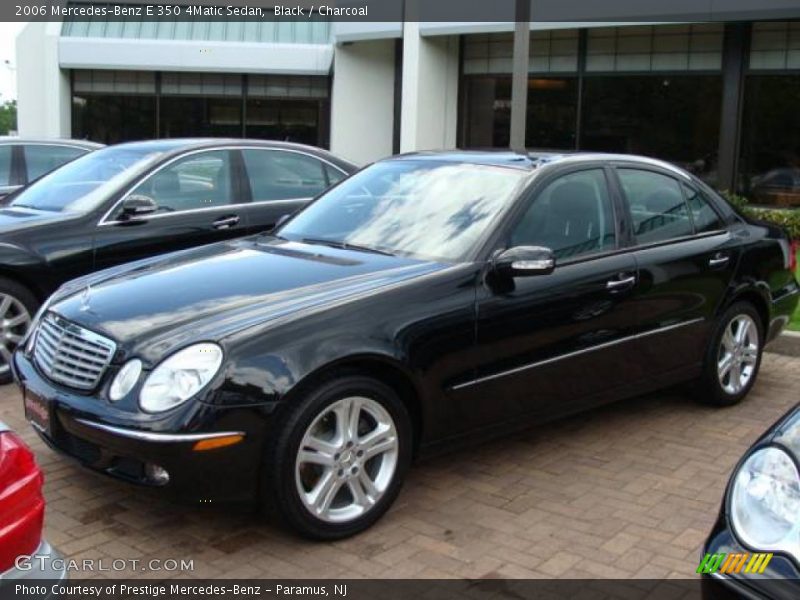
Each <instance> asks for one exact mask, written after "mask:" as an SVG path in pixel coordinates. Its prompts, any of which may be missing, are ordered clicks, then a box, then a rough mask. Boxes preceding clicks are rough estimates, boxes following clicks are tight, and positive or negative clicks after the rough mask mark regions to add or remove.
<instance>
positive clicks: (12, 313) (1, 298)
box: [0, 277, 39, 385]
mask: <svg viewBox="0 0 800 600" xmlns="http://www.w3.org/2000/svg"><path fill="white" fill-rule="evenodd" d="M38 308H39V302H38V300H36V296H34V295H33V294H32V293H31V292H30V290H29V289H28V288H26V287H25V286H23V285H21V284H19V283H17V282H16V281H13V280H11V279H6V278H5V277H0V385H3V384H6V383H9V382H10V381H11V379H12V377H11V356H12V355H13V354H14V350H16V349H17V346H19V344H20V343H21V342H22V340H23V339H24V338H25V334H26V333H28V328H29V327H30V325H31V320H32V319H33V315H34V314H35V313H36V310H37V309H38Z"/></svg>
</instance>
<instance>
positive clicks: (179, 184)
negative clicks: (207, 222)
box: [130, 150, 233, 213]
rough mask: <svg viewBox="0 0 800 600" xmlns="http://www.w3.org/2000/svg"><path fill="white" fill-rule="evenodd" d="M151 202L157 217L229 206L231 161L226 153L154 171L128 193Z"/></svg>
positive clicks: (187, 159) (197, 157)
mask: <svg viewBox="0 0 800 600" xmlns="http://www.w3.org/2000/svg"><path fill="white" fill-rule="evenodd" d="M130 195H131V196H133V195H142V196H148V197H149V198H152V199H153V200H154V201H155V203H156V204H157V205H158V212H159V213H169V212H181V211H187V210H196V209H198V208H212V207H215V206H225V205H226V204H231V203H232V202H231V197H232V195H233V192H232V187H231V159H230V151H228V150H213V151H208V152H201V153H198V154H192V155H190V156H187V157H185V158H181V159H178V160H177V161H175V162H174V163H172V164H170V165H168V166H166V167H164V168H163V169H161V170H160V171H157V172H156V173H154V174H153V175H151V176H150V177H148V178H147V179H145V180H144V181H143V182H142V183H140V184H139V185H138V186H137V187H136V188H135V189H134V190H133V191H131V193H130Z"/></svg>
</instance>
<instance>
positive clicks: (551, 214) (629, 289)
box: [462, 167, 641, 426]
mask: <svg viewBox="0 0 800 600" xmlns="http://www.w3.org/2000/svg"><path fill="white" fill-rule="evenodd" d="M608 178H609V175H608V172H607V171H606V170H604V169H603V168H601V167H597V168H592V169H585V168H584V169H583V170H577V171H572V172H569V173H562V174H560V175H557V176H556V177H555V178H554V179H552V180H551V181H550V182H548V183H546V184H545V185H544V187H543V188H540V191H539V192H537V193H535V194H534V197H533V199H532V202H531V203H530V205H529V207H528V208H527V209H526V210H525V211H524V212H523V214H522V215H521V217H520V218H519V219H518V220H517V221H516V222H515V223H514V224H513V225H512V226H511V228H510V230H509V235H508V238H507V241H506V242H505V244H504V245H505V246H506V247H513V246H545V247H548V248H550V249H552V250H553V252H554V254H555V256H556V267H555V270H554V271H553V272H552V273H551V274H549V275H538V276H529V277H517V278H514V279H513V280H508V281H499V282H498V281H495V282H494V283H493V282H492V278H491V277H489V278H487V285H484V286H482V287H481V289H480V290H479V294H478V300H477V302H478V307H477V318H478V324H477V338H478V347H477V350H478V356H479V359H478V361H479V364H478V368H477V370H476V379H475V380H474V381H473V382H471V383H470V384H469V385H466V386H462V391H465V392H469V394H470V396H471V397H472V399H473V400H474V402H469V403H467V404H465V406H466V405H469V406H471V407H475V408H476V410H475V412H474V415H473V416H474V419H475V425H477V426H479V425H480V423H481V422H483V423H486V422H487V421H490V420H495V419H498V418H500V419H502V418H508V419H514V418H515V417H518V416H521V415H526V416H531V417H534V418H537V417H540V418H542V419H545V418H551V417H554V416H556V415H560V414H566V413H570V412H574V411H578V410H581V409H583V408H585V407H586V406H587V405H589V404H591V403H593V402H594V401H595V396H596V395H598V394H601V393H603V392H606V391H608V390H611V389H614V388H617V387H620V386H623V385H626V384H627V383H629V382H632V381H635V380H636V379H637V378H639V377H640V376H641V374H640V373H639V372H638V371H637V368H636V363H635V362H632V361H630V360H629V359H630V353H631V348H632V346H633V341H634V339H633V336H634V332H635V327H636V319H637V317H636V314H635V311H634V310H633V303H632V300H631V299H632V296H633V293H634V289H635V287H636V284H637V280H638V275H637V270H636V262H635V260H634V258H633V255H632V253H631V252H630V251H628V250H626V249H625V248H623V247H621V244H620V237H621V236H620V235H619V229H620V225H619V224H618V221H619V219H618V217H617V215H618V213H619V212H620V211H619V207H618V206H616V202H614V199H613V198H612V194H611V191H610V187H609V185H608ZM488 398H491V399H492V401H491V402H487V401H486V400H487V399H488ZM481 399H482V402H481ZM477 407H483V408H477Z"/></svg>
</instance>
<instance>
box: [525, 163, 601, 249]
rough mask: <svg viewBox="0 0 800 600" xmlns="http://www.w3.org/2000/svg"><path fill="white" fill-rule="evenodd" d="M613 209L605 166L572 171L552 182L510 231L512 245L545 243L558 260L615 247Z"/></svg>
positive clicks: (541, 244)
mask: <svg viewBox="0 0 800 600" xmlns="http://www.w3.org/2000/svg"><path fill="white" fill-rule="evenodd" d="M615 230H616V228H615V226H614V212H613V208H612V206H611V198H610V196H609V194H608V186H607V184H606V177H605V173H604V172H603V170H602V169H589V170H586V171H578V172H576V173H569V174H568V175H564V176H562V177H559V178H557V179H555V180H554V181H552V182H550V183H549V184H548V185H547V186H546V187H545V188H544V189H543V190H542V191H541V192H539V194H538V195H537V196H536V198H535V199H534V200H533V203H532V204H531V205H530V207H529V208H528V210H527V211H526V212H525V214H524V215H523V216H522V218H521V219H520V221H519V223H518V224H517V226H516V227H515V228H514V230H513V232H512V234H511V245H512V246H544V247H546V248H550V249H551V250H552V251H553V253H554V254H555V257H556V258H557V259H558V258H560V259H564V258H574V257H577V256H583V255H586V254H596V253H598V252H602V251H604V250H610V249H612V248H614V247H615V246H616V234H615Z"/></svg>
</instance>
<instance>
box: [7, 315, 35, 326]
mask: <svg viewBox="0 0 800 600" xmlns="http://www.w3.org/2000/svg"><path fill="white" fill-rule="evenodd" d="M30 320H31V318H30V315H28V313H27V312H24V313H22V314H19V315H17V316H16V317H11V318H10V319H9V320H8V321H6V323H5V325H6V327H16V326H17V325H22V324H23V323H28V322H30Z"/></svg>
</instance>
